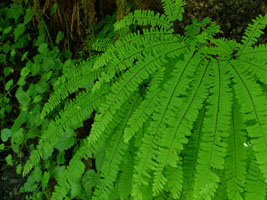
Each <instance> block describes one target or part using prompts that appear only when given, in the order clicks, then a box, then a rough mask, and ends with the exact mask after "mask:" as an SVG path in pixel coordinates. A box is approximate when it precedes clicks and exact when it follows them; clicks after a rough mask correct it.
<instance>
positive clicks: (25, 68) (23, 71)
mask: <svg viewBox="0 0 267 200" xmlns="http://www.w3.org/2000/svg"><path fill="white" fill-rule="evenodd" d="M29 73H30V70H29V69H28V68H27V67H24V68H23V69H22V70H21V72H20V75H21V76H22V77H26V76H27V75H28V74H29Z"/></svg>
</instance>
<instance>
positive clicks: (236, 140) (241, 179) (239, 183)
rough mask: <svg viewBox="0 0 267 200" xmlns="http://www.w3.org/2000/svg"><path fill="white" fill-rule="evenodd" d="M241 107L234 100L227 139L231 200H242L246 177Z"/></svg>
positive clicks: (243, 126)
mask: <svg viewBox="0 0 267 200" xmlns="http://www.w3.org/2000/svg"><path fill="white" fill-rule="evenodd" d="M239 109H240V106H239V105H238V104H237V101H236V99H234V103H233V107H232V124H231V125H232V128H231V131H230V136H229V138H227V144H228V149H227V155H226V159H225V181H226V187H227V189H226V191H227V196H228V198H229V199H236V200H242V199H243V193H244V183H245V177H246V160H247V153H246V152H247V149H246V147H245V145H244V144H245V142H246V133H245V123H244V121H243V119H242V115H241V113H240V112H239Z"/></svg>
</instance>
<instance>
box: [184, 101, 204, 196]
mask: <svg viewBox="0 0 267 200" xmlns="http://www.w3.org/2000/svg"><path fill="white" fill-rule="evenodd" d="M204 105H205V103H204ZM205 111H206V110H205V107H203V108H202V109H201V110H200V112H199V116H198V118H197V120H196V122H195V124H194V129H193V130H194V131H193V133H192V135H191V136H190V137H189V142H188V144H186V145H185V147H184V150H183V154H182V155H183V158H184V159H183V161H184V162H183V179H184V184H183V193H182V195H181V198H180V199H184V200H187V199H188V200H189V199H193V196H192V195H193V186H194V179H195V176H196V173H197V171H196V167H197V159H198V156H199V151H200V142H201V138H202V128H203V122H204V119H205Z"/></svg>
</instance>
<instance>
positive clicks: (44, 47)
mask: <svg viewBox="0 0 267 200" xmlns="http://www.w3.org/2000/svg"><path fill="white" fill-rule="evenodd" d="M38 51H39V52H40V53H41V54H42V53H45V52H46V51H48V45H47V44H46V43H42V44H40V46H39V47H38Z"/></svg>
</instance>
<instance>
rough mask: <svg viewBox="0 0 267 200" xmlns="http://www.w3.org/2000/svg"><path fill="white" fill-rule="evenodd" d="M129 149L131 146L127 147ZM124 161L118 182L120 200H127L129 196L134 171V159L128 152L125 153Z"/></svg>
mask: <svg viewBox="0 0 267 200" xmlns="http://www.w3.org/2000/svg"><path fill="white" fill-rule="evenodd" d="M129 148H131V145H129ZM126 153H127V154H126V155H125V158H126V160H124V164H123V168H122V172H123V173H121V174H120V177H119V181H118V191H119V196H120V199H121V200H128V199H129V197H130V195H131V188H132V173H133V169H134V159H133V155H132V154H131V153H130V151H129V152H126Z"/></svg>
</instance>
